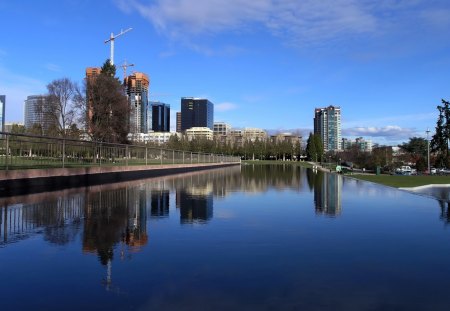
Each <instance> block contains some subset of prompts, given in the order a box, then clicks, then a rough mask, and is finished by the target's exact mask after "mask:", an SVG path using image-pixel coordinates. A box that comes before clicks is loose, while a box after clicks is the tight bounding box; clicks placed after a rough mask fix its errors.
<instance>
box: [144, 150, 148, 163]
mask: <svg viewBox="0 0 450 311" xmlns="http://www.w3.org/2000/svg"><path fill="white" fill-rule="evenodd" d="M145 165H148V150H147V147H145Z"/></svg>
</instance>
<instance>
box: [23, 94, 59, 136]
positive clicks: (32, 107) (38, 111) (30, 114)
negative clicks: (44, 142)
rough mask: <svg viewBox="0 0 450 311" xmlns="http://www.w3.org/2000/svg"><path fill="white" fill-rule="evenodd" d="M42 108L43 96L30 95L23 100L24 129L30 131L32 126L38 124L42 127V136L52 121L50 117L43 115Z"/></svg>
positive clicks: (43, 104) (43, 103) (43, 109)
mask: <svg viewBox="0 0 450 311" xmlns="http://www.w3.org/2000/svg"><path fill="white" fill-rule="evenodd" d="M44 106H45V96H44V95H31V96H28V97H27V99H26V100H25V116H24V121H25V122H24V123H25V128H27V129H31V128H32V127H33V125H35V124H38V125H40V126H42V134H44V133H46V132H47V130H48V129H49V128H50V126H51V125H52V124H53V122H54V120H53V119H52V117H51V116H49V115H48V114H46V113H44V111H45V108H44Z"/></svg>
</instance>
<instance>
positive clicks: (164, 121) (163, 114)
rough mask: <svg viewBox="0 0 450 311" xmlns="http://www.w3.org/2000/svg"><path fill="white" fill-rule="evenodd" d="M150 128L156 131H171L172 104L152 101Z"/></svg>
mask: <svg viewBox="0 0 450 311" xmlns="http://www.w3.org/2000/svg"><path fill="white" fill-rule="evenodd" d="M149 112H150V114H149V115H151V118H149V121H150V122H149V127H151V128H149V129H151V130H153V131H154V132H170V105H167V104H165V103H161V102H150V111H149Z"/></svg>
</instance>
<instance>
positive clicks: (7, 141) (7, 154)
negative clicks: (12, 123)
mask: <svg viewBox="0 0 450 311" xmlns="http://www.w3.org/2000/svg"><path fill="white" fill-rule="evenodd" d="M8 158H9V134H8V133H7V134H6V158H5V160H6V170H8V168H9V165H8ZM5 213H6V212H5Z"/></svg>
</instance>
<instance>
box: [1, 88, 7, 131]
mask: <svg viewBox="0 0 450 311" xmlns="http://www.w3.org/2000/svg"><path fill="white" fill-rule="evenodd" d="M5 106H6V95H0V131H1V132H4V131H5Z"/></svg>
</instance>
